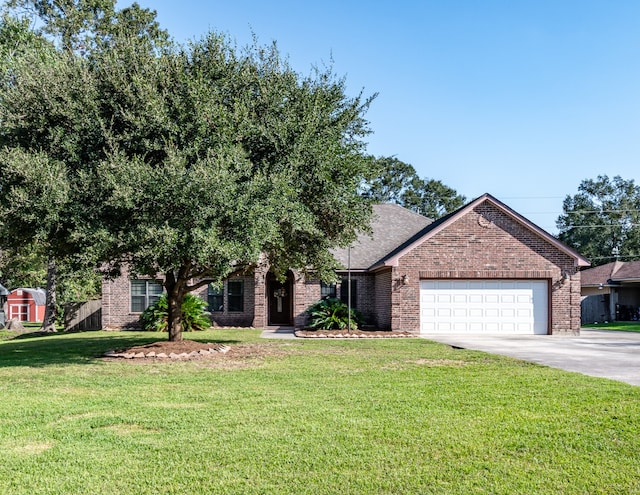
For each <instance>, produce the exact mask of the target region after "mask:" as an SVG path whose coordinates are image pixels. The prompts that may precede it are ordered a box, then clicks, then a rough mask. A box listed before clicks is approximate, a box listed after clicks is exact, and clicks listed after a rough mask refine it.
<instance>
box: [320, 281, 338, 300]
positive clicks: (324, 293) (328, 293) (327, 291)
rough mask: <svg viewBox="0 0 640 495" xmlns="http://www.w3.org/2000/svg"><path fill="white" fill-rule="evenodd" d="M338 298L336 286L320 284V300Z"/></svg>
mask: <svg viewBox="0 0 640 495" xmlns="http://www.w3.org/2000/svg"><path fill="white" fill-rule="evenodd" d="M328 297H336V284H325V283H324V282H320V298H321V299H327V298H328Z"/></svg>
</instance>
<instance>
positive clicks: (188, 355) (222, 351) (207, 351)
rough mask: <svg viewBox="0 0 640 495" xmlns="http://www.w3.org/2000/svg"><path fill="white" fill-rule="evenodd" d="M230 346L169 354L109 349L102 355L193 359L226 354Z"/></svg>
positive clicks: (121, 357)
mask: <svg viewBox="0 0 640 495" xmlns="http://www.w3.org/2000/svg"><path fill="white" fill-rule="evenodd" d="M229 349H230V348H229V347H228V346H226V345H219V346H217V348H214V347H208V348H206V349H200V350H199V351H191V352H182V353H180V354H176V353H175V352H171V353H169V354H165V353H164V352H159V353H156V352H155V351H150V352H147V353H145V352H143V351H139V352H117V351H113V350H111V351H107V352H105V353H104V354H103V355H102V356H103V357H107V358H120V359H138V358H154V359H191V358H194V357H203V356H210V355H212V354H226V353H227V352H229Z"/></svg>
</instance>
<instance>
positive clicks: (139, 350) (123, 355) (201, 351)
mask: <svg viewBox="0 0 640 495" xmlns="http://www.w3.org/2000/svg"><path fill="white" fill-rule="evenodd" d="M227 352H229V347H228V346H226V345H223V344H214V343H211V342H196V341H193V340H181V341H178V342H170V341H168V340H165V341H158V342H153V343H151V344H147V345H142V346H137V347H130V348H128V349H117V350H110V351H107V352H105V353H104V354H103V357H105V358H114V359H139V358H145V359H194V358H204V357H210V356H216V355H221V354H226V353H227Z"/></svg>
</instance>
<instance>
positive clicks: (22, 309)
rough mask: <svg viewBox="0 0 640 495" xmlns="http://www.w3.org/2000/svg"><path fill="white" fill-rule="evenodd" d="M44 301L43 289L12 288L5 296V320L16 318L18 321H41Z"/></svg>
mask: <svg viewBox="0 0 640 495" xmlns="http://www.w3.org/2000/svg"><path fill="white" fill-rule="evenodd" d="M46 301H47V294H46V292H45V291H44V289H25V288H19V289H15V290H12V291H11V292H10V293H9V295H8V296H7V321H8V320H12V319H14V318H17V319H18V320H19V321H28V322H41V321H42V320H44V310H45V305H46Z"/></svg>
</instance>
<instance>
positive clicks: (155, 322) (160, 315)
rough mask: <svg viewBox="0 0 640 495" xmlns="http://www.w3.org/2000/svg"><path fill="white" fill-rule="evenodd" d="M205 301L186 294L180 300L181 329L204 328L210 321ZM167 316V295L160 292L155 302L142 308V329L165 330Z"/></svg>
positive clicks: (186, 330) (188, 330)
mask: <svg viewBox="0 0 640 495" xmlns="http://www.w3.org/2000/svg"><path fill="white" fill-rule="evenodd" d="M206 306H207V303H206V302H205V301H204V300H202V299H201V298H200V297H198V296H194V295H193V294H187V295H186V296H185V297H184V300H183V301H182V330H183V331H184V332H191V331H193V330H206V329H207V328H209V327H210V326H211V321H210V320H209V318H208V317H207V315H206V314H205V308H206ZM168 317H169V304H168V302H167V295H166V294H162V296H160V298H159V299H158V301H157V302H155V303H154V304H152V305H151V306H149V307H148V308H147V309H145V310H144V312H143V313H142V315H141V316H140V323H141V324H142V329H143V330H147V331H150V332H166V331H167V321H168Z"/></svg>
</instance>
